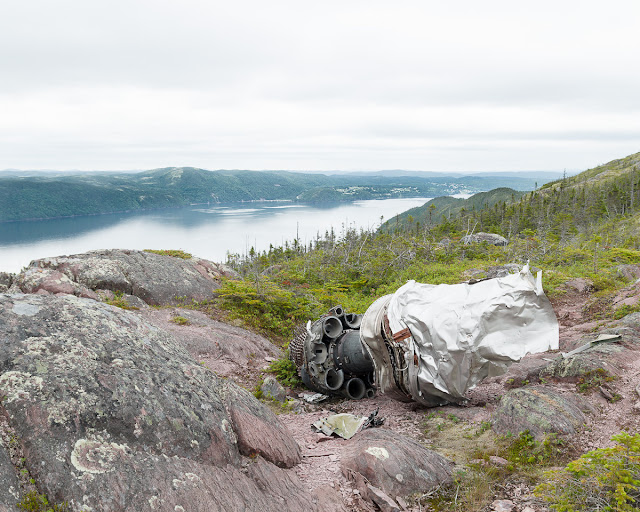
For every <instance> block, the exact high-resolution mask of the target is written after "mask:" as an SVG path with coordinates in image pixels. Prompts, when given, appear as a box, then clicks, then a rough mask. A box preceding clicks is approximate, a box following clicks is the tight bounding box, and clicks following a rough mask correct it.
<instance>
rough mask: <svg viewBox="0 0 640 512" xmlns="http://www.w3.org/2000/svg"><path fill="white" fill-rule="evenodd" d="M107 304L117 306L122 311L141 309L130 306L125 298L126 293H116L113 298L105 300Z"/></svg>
mask: <svg viewBox="0 0 640 512" xmlns="http://www.w3.org/2000/svg"><path fill="white" fill-rule="evenodd" d="M105 302H106V303H107V304H110V305H112V306H116V307H117V308H121V309H140V308H137V307H136V306H132V305H131V304H129V302H128V301H127V299H125V298H124V293H122V292H114V293H113V298H112V299H107V300H105Z"/></svg>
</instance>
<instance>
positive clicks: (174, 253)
mask: <svg viewBox="0 0 640 512" xmlns="http://www.w3.org/2000/svg"><path fill="white" fill-rule="evenodd" d="M144 252H152V253H153V254H160V255H161V256H171V257H173V258H181V259H183V260H190V259H191V258H193V255H191V254H189V253H188V252H184V251H182V250H180V249H145V250H144Z"/></svg>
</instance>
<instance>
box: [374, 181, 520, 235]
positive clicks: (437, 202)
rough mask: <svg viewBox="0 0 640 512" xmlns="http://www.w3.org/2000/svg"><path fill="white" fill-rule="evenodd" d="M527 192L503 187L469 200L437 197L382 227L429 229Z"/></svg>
mask: <svg viewBox="0 0 640 512" xmlns="http://www.w3.org/2000/svg"><path fill="white" fill-rule="evenodd" d="M525 193H526V192H520V191H517V190H513V189H512V188H507V187H501V188H496V189H493V190H490V191H488V192H479V193H477V194H474V195H472V196H471V197H469V198H467V199H459V198H455V197H451V196H441V197H436V198H435V199H431V200H430V201H427V202H426V203H425V204H424V205H422V206H418V207H416V208H412V209H411V210H407V211H406V212H404V213H401V214H400V215H397V216H395V217H394V218H393V219H390V220H388V221H387V222H385V223H384V224H383V225H382V229H383V230H385V231H388V230H395V229H409V228H414V227H417V228H419V227H420V226H424V227H429V226H433V225H435V224H439V223H440V222H441V220H442V219H443V218H445V219H451V217H453V218H454V219H455V218H457V217H458V216H459V215H464V214H465V213H467V212H475V211H480V210H483V209H486V208H491V207H492V206H494V205H495V204H497V203H513V202H515V201H516V200H518V199H520V198H521V197H522V196H523V195H524V194H525Z"/></svg>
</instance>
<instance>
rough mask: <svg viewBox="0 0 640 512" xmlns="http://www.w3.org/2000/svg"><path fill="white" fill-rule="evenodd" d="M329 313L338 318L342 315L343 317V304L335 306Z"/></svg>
mask: <svg viewBox="0 0 640 512" xmlns="http://www.w3.org/2000/svg"><path fill="white" fill-rule="evenodd" d="M329 314H330V315H334V316H337V317H338V318H341V317H342V315H344V309H342V306H333V307H332V308H331V309H330V310H329Z"/></svg>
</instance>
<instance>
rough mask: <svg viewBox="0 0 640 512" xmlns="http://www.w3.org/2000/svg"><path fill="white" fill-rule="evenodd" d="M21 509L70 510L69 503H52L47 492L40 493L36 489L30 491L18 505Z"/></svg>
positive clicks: (45, 511) (37, 510) (58, 511)
mask: <svg viewBox="0 0 640 512" xmlns="http://www.w3.org/2000/svg"><path fill="white" fill-rule="evenodd" d="M16 506H17V507H18V508H19V509H21V510H27V511H29V512H70V511H71V508H70V507H69V505H68V504H67V503H60V504H51V503H49V500H48V499H47V496H46V494H38V493H37V492H36V491H31V492H28V493H27V494H25V495H24V497H23V498H22V500H21V501H20V502H19V503H18V504H17V505H16Z"/></svg>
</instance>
